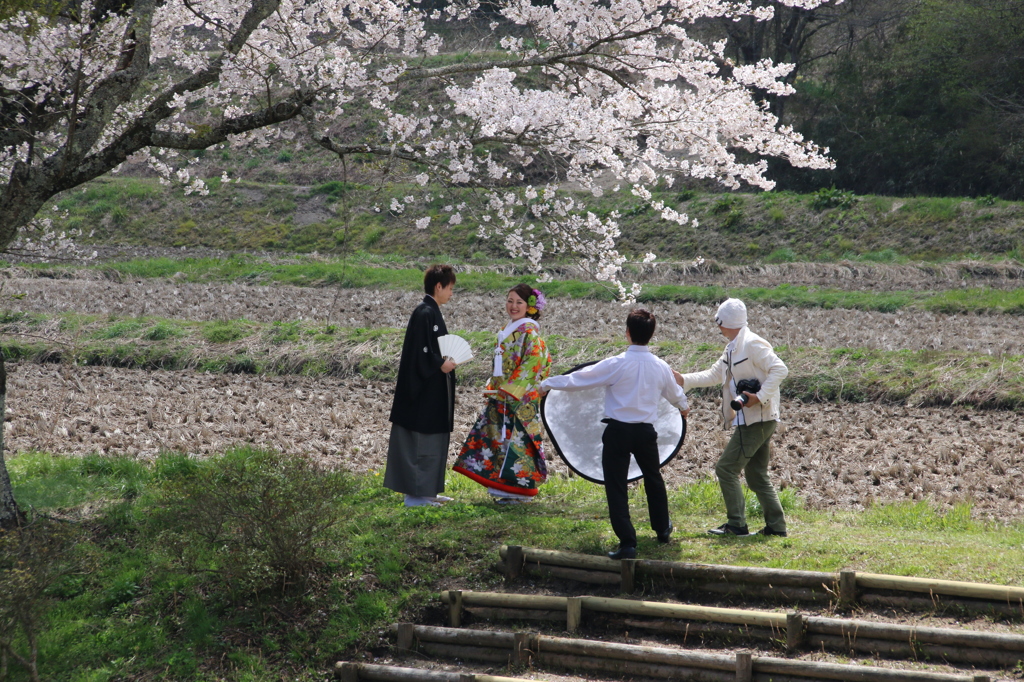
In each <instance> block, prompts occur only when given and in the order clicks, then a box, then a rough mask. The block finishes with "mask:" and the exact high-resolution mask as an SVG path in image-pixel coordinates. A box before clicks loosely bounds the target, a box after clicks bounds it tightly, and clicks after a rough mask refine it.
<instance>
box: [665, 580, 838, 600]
mask: <svg viewBox="0 0 1024 682" xmlns="http://www.w3.org/2000/svg"><path fill="white" fill-rule="evenodd" d="M673 587H682V588H683V591H684V592H689V591H693V592H714V593H715V594H728V595H733V596H737V597H754V598H758V599H773V600H777V601H781V602H785V603H787V604H792V603H794V602H833V601H835V600H836V595H835V593H833V592H829V591H827V590H824V589H812V588H810V587H776V586H775V585H753V584H739V583H701V582H694V581H687V584H686V585H680V584H679V582H678V581H674V582H673Z"/></svg>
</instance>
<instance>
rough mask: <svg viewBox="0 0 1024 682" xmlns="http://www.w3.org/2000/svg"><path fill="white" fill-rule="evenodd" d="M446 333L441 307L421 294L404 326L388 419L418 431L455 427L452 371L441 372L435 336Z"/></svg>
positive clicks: (442, 431) (430, 297)
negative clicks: (392, 400)
mask: <svg viewBox="0 0 1024 682" xmlns="http://www.w3.org/2000/svg"><path fill="white" fill-rule="evenodd" d="M447 333H448V328H447V327H445V325H444V318H443V317H441V307H440V306H439V305H438V304H437V301H435V300H434V299H433V297H432V296H424V297H423V302H422V303H420V304H419V305H418V306H416V310H414V311H412V316H410V317H409V326H408V327H406V328H405V341H404V342H403V343H402V360H401V362H400V363H399V365H398V383H397V384H396V385H395V400H394V403H392V405H391V417H390V419H391V421H392V422H394V423H395V424H398V425H399V426H404V427H405V428H407V429H409V430H410V431H418V432H419V433H446V432H448V433H450V432H451V431H452V429H454V428H455V371H454V370H453V371H451V372H449V373H448V374H445V373H444V372H442V371H441V365H443V364H444V358H443V357H442V356H441V348H440V347H439V346H438V345H437V337H439V336H444V335H445V334H447Z"/></svg>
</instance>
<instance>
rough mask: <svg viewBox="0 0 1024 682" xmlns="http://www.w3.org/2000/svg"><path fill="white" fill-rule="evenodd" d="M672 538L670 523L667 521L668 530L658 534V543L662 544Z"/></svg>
mask: <svg viewBox="0 0 1024 682" xmlns="http://www.w3.org/2000/svg"><path fill="white" fill-rule="evenodd" d="M670 537H672V522H671V521H669V524H668V528H666V529H665V530H663V531H661V532H660V533H658V542H660V543H662V544H664V543H666V542H668V539H669V538H670Z"/></svg>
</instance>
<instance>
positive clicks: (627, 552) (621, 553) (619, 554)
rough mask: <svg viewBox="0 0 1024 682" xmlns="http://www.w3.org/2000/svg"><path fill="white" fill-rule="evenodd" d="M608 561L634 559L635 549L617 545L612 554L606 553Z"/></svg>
mask: <svg viewBox="0 0 1024 682" xmlns="http://www.w3.org/2000/svg"><path fill="white" fill-rule="evenodd" d="M608 558H609V559H635V558H636V547H623V546H622V545H619V548H618V549H617V550H615V551H614V552H608Z"/></svg>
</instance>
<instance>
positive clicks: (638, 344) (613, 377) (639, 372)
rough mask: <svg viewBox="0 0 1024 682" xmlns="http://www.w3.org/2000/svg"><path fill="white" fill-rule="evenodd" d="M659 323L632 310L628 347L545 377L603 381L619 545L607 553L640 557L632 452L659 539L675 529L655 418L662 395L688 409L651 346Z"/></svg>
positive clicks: (610, 492)
mask: <svg viewBox="0 0 1024 682" xmlns="http://www.w3.org/2000/svg"><path fill="white" fill-rule="evenodd" d="M656 325H657V320H655V318H654V315H652V314H651V313H650V312H648V311H646V310H643V309H639V310H634V311H632V312H630V313H629V315H628V316H627V317H626V339H627V340H628V341H629V343H630V344H631V345H630V346H629V348H627V349H626V352H625V353H622V354H620V355H616V356H615V357H613V358H607V359H605V360H602V361H601V362H599V363H597V364H596V365H591V366H589V367H584V368H583V369H580V370H577V371H575V372H573V373H571V374H563V375H561V376H555V377H549V378H547V379H545V380H544V381H542V382H541V388H542V389H544V390H545V391H547V390H561V391H582V390H585V389H588V388H594V387H596V386H604V387H605V393H604V416H605V418H604V419H602V420H601V421H603V422H604V423H605V424H607V425H608V426H606V427H605V430H604V435H603V436H602V438H601V442H602V444H603V446H604V447H603V450H602V452H601V458H602V465H603V469H604V490H605V496H606V497H607V499H608V515H609V517H610V518H611V523H612V530H614V531H615V535H616V536H618V538H619V547H618V549H616V550H614V551H612V552H609V553H608V557H609V558H611V559H634V558H636V529H634V528H633V523H632V522H631V521H630V518H629V498H628V490H627V483H626V481H627V479H628V477H629V456H630V454H632V455H633V456H634V457H635V458H636V463H637V464H638V465H639V466H640V471H642V472H643V475H644V489H645V490H646V491H647V508H648V511H649V512H650V517H651V530H653V531H654V532H655V533H657V536H658V542H668V540H669V537H670V536H671V535H672V521H671V520H670V519H669V515H668V495H667V493H666V492H665V480H664V479H663V478H662V477H661V458H660V457H659V455H658V432H657V431H655V429H654V423H655V421H657V418H658V403H659V401H660V400H661V398H662V397H664V398H665V399H666V400H668V401H669V402H670V403H672V404H673V405H675V406H676V407H678V408H679V411H680V412H682V414H683V416H684V417H685V416H686V415H687V414H689V412H690V410H689V406H688V405H687V402H686V393H684V392H683V390H682V388H680V387H679V385H678V384H676V381H675V379H674V377H673V376H672V370H671V368H670V367H669V366H668V365H667V364H666V363H665V361H664V360H662V359H661V358H659V357H657V356H656V355H654V354H653V353H651V351H650V349H649V348H648V347H647V344H648V343H649V342H650V340H651V337H652V336H653V335H654V328H655V326H656Z"/></svg>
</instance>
